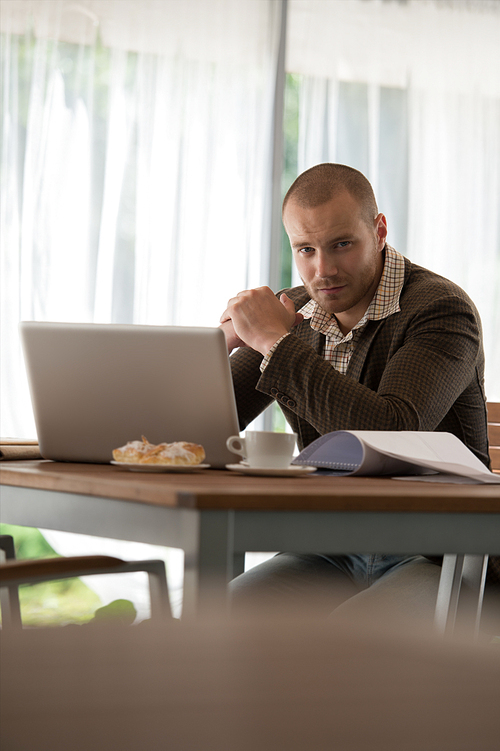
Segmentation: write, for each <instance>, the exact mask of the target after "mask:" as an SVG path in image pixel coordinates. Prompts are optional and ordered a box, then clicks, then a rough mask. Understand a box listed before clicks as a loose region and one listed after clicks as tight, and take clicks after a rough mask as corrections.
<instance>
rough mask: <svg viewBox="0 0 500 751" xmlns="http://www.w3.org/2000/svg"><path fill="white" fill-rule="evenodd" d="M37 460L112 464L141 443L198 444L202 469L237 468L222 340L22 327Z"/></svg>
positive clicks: (207, 332) (82, 327)
mask: <svg viewBox="0 0 500 751" xmlns="http://www.w3.org/2000/svg"><path fill="white" fill-rule="evenodd" d="M20 329H21V338H22V344H23V350H24V356H25V361H26V367H27V372H28V380H29V385H30V392H31V399H32V403H33V411H34V416H35V423H36V428H37V433H38V441H39V444H40V451H41V454H42V456H43V457H45V458H46V459H55V460H58V461H75V462H109V461H110V460H111V459H112V450H113V449H114V448H118V447H119V446H123V445H124V444H125V443H127V442H128V441H132V440H139V439H140V438H141V436H142V435H144V436H145V437H146V438H147V439H148V440H149V441H150V442H151V443H161V442H163V441H166V442H168V443H170V442H173V441H190V442H193V443H200V444H202V445H203V446H204V448H205V452H206V462H207V463H209V464H210V465H211V466H212V467H222V466H224V465H225V464H227V463H230V462H232V461H234V455H233V454H231V453H230V452H229V451H228V450H227V448H226V439H227V438H228V436H230V435H234V434H235V433H236V434H237V433H238V432H239V428H238V419H237V413H236V403H235V399H234V391H233V383H232V379H231V372H230V367H229V358H228V354H227V348H226V342H225V337H224V334H223V332H222V331H221V330H220V329H217V328H201V327H200V328H195V327H184V326H139V325H120V324H109V325H105V324H81V323H41V322H33V321H29V322H23V323H21V324H20Z"/></svg>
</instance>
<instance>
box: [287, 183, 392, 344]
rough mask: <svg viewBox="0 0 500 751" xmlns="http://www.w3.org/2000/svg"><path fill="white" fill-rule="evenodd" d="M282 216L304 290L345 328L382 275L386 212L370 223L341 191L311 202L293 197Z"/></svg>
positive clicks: (364, 305)
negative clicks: (311, 204)
mask: <svg viewBox="0 0 500 751" xmlns="http://www.w3.org/2000/svg"><path fill="white" fill-rule="evenodd" d="M283 222H284V225H285V229H286V231H287V234H288V237H289V238H290V244H291V246H292V252H293V256H294V259H295V263H296V264H297V270H298V272H299V274H300V277H301V279H302V282H303V284H304V286H305V288H306V289H307V291H308V293H309V294H310V296H311V297H312V298H313V300H316V302H317V303H319V305H320V306H321V307H322V308H323V309H324V310H326V311H327V312H328V313H335V315H336V317H337V319H338V320H339V322H341V323H344V326H345V328H346V329H347V330H349V329H350V328H352V326H355V325H356V323H357V322H358V321H359V320H360V319H361V318H362V316H363V314H364V312H365V311H366V309H367V307H368V305H369V304H370V302H371V300H372V297H373V295H374V293H375V290H376V289H377V286H378V283H379V281H380V277H381V275H382V270H383V266H384V259H383V253H382V252H381V251H382V250H383V248H384V245H385V238H386V236H387V225H386V221H385V217H384V216H383V214H379V215H378V216H377V217H376V218H375V219H374V221H373V223H372V224H371V226H369V225H368V224H367V223H366V221H365V220H364V219H363V217H362V213H361V209H360V207H359V204H358V203H357V201H356V200H355V199H354V198H352V196H351V195H350V194H349V193H347V191H344V192H342V193H340V194H338V195H336V196H335V197H334V198H332V199H331V200H330V201H327V202H326V203H324V204H322V205H320V206H316V207H314V208H302V207H300V206H298V205H297V204H296V203H295V202H294V201H293V199H291V200H290V201H289V203H288V204H287V206H286V209H285V212H284V215H283Z"/></svg>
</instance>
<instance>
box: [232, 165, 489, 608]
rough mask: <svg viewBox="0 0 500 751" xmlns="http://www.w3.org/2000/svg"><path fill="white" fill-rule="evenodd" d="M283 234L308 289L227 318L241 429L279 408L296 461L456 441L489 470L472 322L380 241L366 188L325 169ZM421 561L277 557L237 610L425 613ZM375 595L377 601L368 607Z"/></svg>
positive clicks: (460, 303) (267, 298) (255, 299)
mask: <svg viewBox="0 0 500 751" xmlns="http://www.w3.org/2000/svg"><path fill="white" fill-rule="evenodd" d="M283 222H284V226H285V229H286V231H287V234H288V237H289V239H290V244H291V248H292V253H293V257H294V261H295V263H296V266H297V269H298V272H299V274H300V277H301V279H302V282H303V286H302V287H297V288H294V289H290V290H286V291H285V292H284V293H282V294H281V295H280V296H279V297H277V296H275V295H274V294H273V292H272V291H271V290H270V289H269V288H268V287H261V288H259V289H253V290H246V291H244V292H240V293H239V294H238V295H237V296H236V297H234V298H232V299H231V300H230V301H229V303H228V307H227V309H226V311H225V312H224V313H223V315H222V316H221V325H222V328H223V329H224V332H225V334H226V339H227V342H228V348H229V350H230V351H231V350H232V349H234V348H235V347H239V349H238V351H237V352H236V353H235V354H234V355H232V357H231V367H232V373H233V380H234V386H235V393H236V400H237V406H238V413H239V417H240V427H241V428H242V429H243V428H244V427H245V426H246V425H248V423H249V422H250V421H251V420H253V419H254V418H255V417H256V416H257V415H258V414H259V413H260V412H261V411H262V410H263V409H265V408H266V407H267V406H268V405H269V404H270V403H271V402H272V401H273V400H276V401H278V403H279V404H280V407H281V409H282V410H283V412H284V414H285V416H286V418H287V420H288V422H289V424H290V425H291V427H292V429H293V431H294V432H295V433H296V434H297V436H298V445H299V448H300V449H302V448H304V446H306V445H308V444H309V443H311V441H313V440H315V439H316V438H317V437H318V436H319V435H322V434H325V433H328V432H330V431H334V430H439V431H448V432H451V433H454V434H455V435H456V436H458V437H459V438H460V440H462V441H463V442H464V443H465V444H466V446H468V448H469V449H470V450H471V451H473V452H474V454H475V455H476V456H478V457H479V459H480V460H481V461H483V462H484V463H485V464H486V465H488V463H489V458H488V443H487V429H486V409H485V395H484V389H483V368H484V356H483V346H482V335H481V324H480V319H479V315H478V312H477V310H476V308H475V306H474V304H473V303H472V301H471V300H470V299H469V297H468V296H467V295H466V294H465V292H464V291H463V290H461V289H460V288H459V287H457V286H456V285H455V284H453V283H452V282H450V281H448V280H446V279H444V278H442V277H440V276H438V275H436V274H434V273H432V272H431V271H428V270H426V269H423V268H421V267H419V266H416V265H415V264H413V263H411V262H410V261H409V260H408V259H406V258H404V257H403V256H401V255H400V254H399V253H397V252H396V251H395V250H394V249H393V248H391V247H390V246H389V245H388V244H387V242H386V239H387V222H386V218H385V216H384V215H383V214H381V213H379V211H378V208H377V204H376V201H375V197H374V195H373V190H372V188H371V185H370V183H369V182H368V180H367V179H366V178H365V177H364V176H363V175H362V174H361V173H360V172H358V171H357V170H354V169H352V168H350V167H347V166H345V165H338V164H320V165H317V166H315V167H313V168H311V169H309V170H307V171H306V172H304V173H303V174H302V175H300V176H299V177H298V178H297V180H296V181H295V182H294V183H293V185H292V186H291V188H290V189H289V191H288V193H287V195H286V197H285V200H284V203H283ZM438 580H439V567H438V566H437V565H435V564H434V563H432V562H430V561H429V560H428V559H426V558H424V557H422V556H411V557H410V556H374V555H373V556H370V555H364V556H362V555H357V556H336V555H331V554H327V553H325V554H324V555H296V554H288V553H282V554H279V555H278V556H276V557H274V558H273V559H271V560H270V561H267V562H266V563H264V564H261V566H258V567H256V568H255V569H252V570H251V571H249V572H247V573H246V574H243V575H242V576H241V577H238V578H237V579H236V580H235V581H234V582H233V584H232V591H233V598H234V603H235V606H238V605H239V604H242V605H246V604H248V603H259V604H260V605H266V607H268V608H276V609H277V610H278V612H283V611H284V609H286V608H287V607H291V608H296V607H298V608H300V607H304V606H305V605H306V603H307V607H312V603H313V601H314V607H317V608H318V609H319V610H320V611H323V612H325V613H330V612H331V611H333V610H336V609H338V608H339V606H340V605H342V603H344V604H343V605H342V609H343V610H346V609H348V610H355V609H356V608H357V607H359V606H360V605H363V607H365V606H366V604H367V603H370V602H373V603H377V608H378V610H379V612H382V611H383V612H387V609H391V608H392V609H393V610H398V611H406V612H408V613H411V612H413V611H415V610H418V611H422V610H427V611H428V612H429V613H430V612H431V611H432V609H433V607H434V603H435V595H436V591H437V584H438ZM374 595H376V597H375V596H374Z"/></svg>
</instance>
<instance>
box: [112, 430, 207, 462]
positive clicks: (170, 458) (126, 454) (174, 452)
mask: <svg viewBox="0 0 500 751" xmlns="http://www.w3.org/2000/svg"><path fill="white" fill-rule="evenodd" d="M204 458H205V450H204V448H203V446H200V445H199V444H198V443H188V442H186V441H177V442H175V443H159V444H154V443H149V441H148V440H147V438H145V437H144V436H142V441H129V443H127V444H126V445H125V446H122V447H121V448H118V449H114V451H113V459H114V460H115V462H125V463H127V464H176V465H188V466H189V465H195V464H201V462H202V461H203V459H204Z"/></svg>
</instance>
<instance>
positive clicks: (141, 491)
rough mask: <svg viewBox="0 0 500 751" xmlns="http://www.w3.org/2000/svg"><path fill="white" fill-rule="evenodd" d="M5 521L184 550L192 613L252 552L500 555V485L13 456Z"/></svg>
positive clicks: (2, 473) (1, 509)
mask: <svg viewBox="0 0 500 751" xmlns="http://www.w3.org/2000/svg"><path fill="white" fill-rule="evenodd" d="M0 483H1V484H2V486H3V487H2V489H1V505H0V514H1V517H0V518H1V520H2V521H3V522H6V523H9V524H20V525H24V526H31V527H42V528H46V529H57V530H64V531H67V532H77V533H82V534H89V535H96V536H102V537H111V538H116V539H121V540H134V541H138V542H147V543H152V544H157V545H165V546H169V547H176V548H182V549H183V550H184V552H185V577H184V605H183V613H184V614H186V613H193V612H195V610H196V609H197V608H200V607H201V608H203V607H205V606H206V605H207V603H213V602H217V599H218V598H222V597H225V589H226V584H227V582H228V581H229V580H230V579H231V578H233V577H234V576H235V575H237V574H239V573H241V572H242V571H243V564H244V554H245V552H246V551H276V550H289V551H295V552H309V553H311V552H325V551H327V552H335V553H339V554H341V553H345V554H348V553H381V554H383V553H401V554H415V553H422V554H473V555H484V554H488V553H489V554H492V555H499V554H500V486H498V485H455V484H441V483H429V482H412V481H405V480H393V479H389V478H367V477H338V478H336V477H319V476H307V477H300V478H264V477H247V476H243V475H237V474H234V473H230V472H228V471H222V470H205V471H201V472H199V473H196V474H143V473H132V472H126V471H123V470H121V469H119V468H117V467H114V466H111V465H86V464H65V463H57V462H49V461H29V462H22V461H19V462H3V463H2V464H1V466H0Z"/></svg>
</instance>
